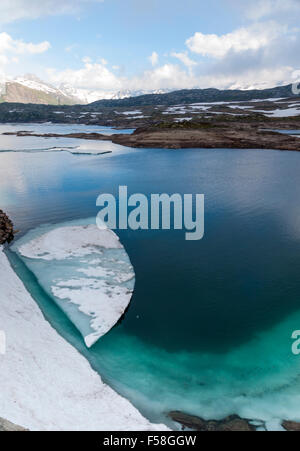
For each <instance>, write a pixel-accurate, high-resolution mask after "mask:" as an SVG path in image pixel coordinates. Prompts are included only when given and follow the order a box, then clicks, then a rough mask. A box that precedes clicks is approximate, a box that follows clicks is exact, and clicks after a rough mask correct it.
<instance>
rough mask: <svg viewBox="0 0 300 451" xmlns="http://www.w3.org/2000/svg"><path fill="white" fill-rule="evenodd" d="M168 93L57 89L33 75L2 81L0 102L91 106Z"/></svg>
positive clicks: (3, 79)
mask: <svg viewBox="0 0 300 451" xmlns="http://www.w3.org/2000/svg"><path fill="white" fill-rule="evenodd" d="M165 92H168V91H163V90H156V91H141V90H140V91H130V90H123V91H103V90H101V89H99V90H95V91H89V90H86V89H77V88H75V87H74V86H72V85H70V84H67V83H64V84H61V85H60V86H58V87H55V86H53V85H51V84H49V83H46V82H44V81H43V80H41V79H39V78H38V77H36V76H35V75H33V74H26V75H24V76H20V77H16V78H12V77H5V78H2V80H0V101H1V102H16V103H38V104H49V105H75V104H89V103H92V102H96V101H97V100H103V99H114V100H118V99H125V98H128V97H136V96H140V95H143V94H163V93H165Z"/></svg>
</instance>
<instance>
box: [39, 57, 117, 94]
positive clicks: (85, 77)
mask: <svg viewBox="0 0 300 451" xmlns="http://www.w3.org/2000/svg"><path fill="white" fill-rule="evenodd" d="M105 62H106V61H105ZM48 75H49V78H50V81H51V82H52V83H56V84H60V83H68V84H70V85H72V86H74V87H75V88H78V89H89V90H98V89H100V90H112V89H113V90H116V91H118V90H120V89H121V88H122V80H121V79H118V77H116V75H115V74H114V73H113V72H111V71H110V70H109V69H108V68H107V67H106V65H104V64H99V63H92V62H90V60H86V59H85V62H84V67H82V68H81V69H77V70H72V69H66V70H64V71H62V72H59V71H57V70H55V69H48Z"/></svg>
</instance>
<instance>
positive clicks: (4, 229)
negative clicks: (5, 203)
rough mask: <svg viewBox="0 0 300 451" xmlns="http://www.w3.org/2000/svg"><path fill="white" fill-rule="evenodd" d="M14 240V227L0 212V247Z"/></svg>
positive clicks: (0, 211)
mask: <svg viewBox="0 0 300 451" xmlns="http://www.w3.org/2000/svg"><path fill="white" fill-rule="evenodd" d="M13 239H14V226H13V223H12V222H11V220H10V219H9V217H8V216H7V215H6V214H5V213H4V212H3V211H2V210H0V245H1V244H4V243H6V242H8V243H10V242H11V241H12V240H13Z"/></svg>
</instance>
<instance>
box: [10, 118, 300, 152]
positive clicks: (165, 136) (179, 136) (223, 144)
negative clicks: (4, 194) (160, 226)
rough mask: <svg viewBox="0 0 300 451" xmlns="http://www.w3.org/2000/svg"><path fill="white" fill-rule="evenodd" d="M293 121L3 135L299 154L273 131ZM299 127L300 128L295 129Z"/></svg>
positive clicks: (294, 142) (298, 143) (298, 146)
mask: <svg viewBox="0 0 300 451" xmlns="http://www.w3.org/2000/svg"><path fill="white" fill-rule="evenodd" d="M295 127H296V124H295V121H293V120H290V121H288V120H286V119H285V120H274V121H273V122H270V120H269V121H263V120H251V121H249V120H234V121H232V120H230V119H228V120H224V121H220V120H207V121H195V122H188V121H185V122H182V123H177V124H174V123H163V122H161V123H158V124H156V125H153V126H149V127H140V128H137V129H136V130H135V131H134V132H133V133H132V134H114V135H103V134H100V133H69V134H55V133H48V134H37V133H33V132H26V131H18V132H7V133H4V135H15V136H18V137H25V136H31V137H32V136H34V137H44V138H78V139H87V140H96V141H111V142H113V143H114V144H119V145H123V146H126V147H135V148H164V149H184V148H202V149H273V150H287V151H300V139H299V137H295V136H291V135H289V134H283V133H279V132H277V131H272V130H286V131H288V130H294V129H295ZM298 127H299V126H298Z"/></svg>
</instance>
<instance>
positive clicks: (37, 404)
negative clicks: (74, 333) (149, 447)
mask: <svg viewBox="0 0 300 451" xmlns="http://www.w3.org/2000/svg"><path fill="white" fill-rule="evenodd" d="M0 278H1V279H0V283H1V290H0V330H2V331H4V332H5V334H6V353H5V355H0V368H1V371H0V386H1V397H0V417H2V418H6V419H7V420H9V421H12V422H13V423H15V424H18V425H21V426H23V427H25V428H28V429H30V430H33V431H37V430H42V431H46V430H48V431H53V430H58V431H66V430H89V431H90V430H94V431H100V430H108V431H116V430H121V431H125V430H126V431H127V430H147V431H157V430H167V427H166V426H165V425H154V424H151V423H150V422H149V421H148V420H146V419H145V418H143V417H142V415H141V414H140V413H139V412H138V410H137V409H135V408H134V407H133V406H132V405H131V404H130V403H129V402H128V401H127V400H126V399H124V398H122V397H121V396H119V395H118V394H117V393H115V392H114V391H113V390H112V389H110V388H109V387H108V386H107V385H105V384H104V383H103V382H102V381H101V378H100V377H99V375H98V374H97V373H96V372H95V371H93V370H92V368H91V367H90V365H89V363H88V362H87V361H86V360H85V358H84V357H83V356H81V355H80V354H79V353H78V352H77V351H76V350H75V349H74V348H73V347H72V346H71V345H70V344H69V343H67V342H66V341H65V340H64V339H63V338H62V337H61V336H60V335H59V334H58V333H57V332H56V331H55V330H54V329H53V328H52V327H51V326H50V324H49V323H48V322H47V321H46V320H45V319H44V317H43V315H42V313H41V312H40V310H39V308H38V307H37V304H36V303H35V301H34V300H33V299H32V297H31V296H30V294H29V293H28V292H27V291H26V289H25V287H24V285H23V283H22V282H21V280H20V279H19V278H18V277H17V275H16V274H15V272H14V271H13V269H12V268H11V266H10V264H9V262H8V260H7V257H6V255H5V254H4V252H3V249H2V247H1V248H0Z"/></svg>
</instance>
